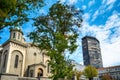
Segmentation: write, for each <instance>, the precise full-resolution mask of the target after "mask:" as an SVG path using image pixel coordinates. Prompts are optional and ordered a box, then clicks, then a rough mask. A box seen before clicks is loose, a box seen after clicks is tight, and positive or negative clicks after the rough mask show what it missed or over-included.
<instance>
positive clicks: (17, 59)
mask: <svg viewBox="0 0 120 80" xmlns="http://www.w3.org/2000/svg"><path fill="white" fill-rule="evenodd" d="M18 61H19V56H18V55H16V56H15V64H14V67H15V68H17V67H18Z"/></svg>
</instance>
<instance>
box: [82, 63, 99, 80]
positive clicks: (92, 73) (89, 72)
mask: <svg viewBox="0 0 120 80" xmlns="http://www.w3.org/2000/svg"><path fill="white" fill-rule="evenodd" d="M83 74H84V75H85V76H86V77H87V78H89V80H93V77H96V76H97V75H98V72H97V69H96V68H95V67H93V66H91V65H89V66H87V67H86V68H85V69H84V71H83Z"/></svg>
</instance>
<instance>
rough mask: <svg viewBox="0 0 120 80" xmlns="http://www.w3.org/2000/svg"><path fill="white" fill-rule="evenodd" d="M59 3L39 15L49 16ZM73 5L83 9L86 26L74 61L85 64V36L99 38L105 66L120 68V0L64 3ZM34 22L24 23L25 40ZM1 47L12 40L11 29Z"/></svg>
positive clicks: (51, 0) (43, 10)
mask: <svg viewBox="0 0 120 80" xmlns="http://www.w3.org/2000/svg"><path fill="white" fill-rule="evenodd" d="M55 1H56V0H47V1H46V3H47V4H46V7H44V8H42V9H41V10H40V11H39V12H37V14H42V13H43V14H46V12H47V11H48V7H50V6H51V5H52V4H53V2H55ZM61 2H62V3H64V2H66V3H67V4H69V5H75V6H76V7H77V8H80V9H82V10H83V20H84V21H83V23H82V27H81V28H79V31H80V36H79V38H78V40H77V44H78V45H79V47H78V48H77V50H76V52H74V53H73V54H72V55H71V56H70V58H72V59H73V60H75V61H76V62H78V63H82V62H83V57H82V48H81V38H82V37H84V36H85V35H90V36H94V37H96V38H97V39H98V40H99V41H100V46H101V53H102V59H103V65H104V66H114V65H120V58H119V57H120V0H61ZM32 23H33V22H32V21H30V22H28V23H25V24H23V26H22V29H23V32H24V34H25V35H24V37H25V38H26V40H27V41H29V40H28V38H27V37H26V35H27V34H28V33H29V32H30V31H32V30H33V27H32ZM3 31H4V32H3V33H2V34H0V35H2V40H0V44H2V43H3V42H5V41H6V40H7V39H8V38H9V30H8V29H7V28H5V29H4V30H3Z"/></svg>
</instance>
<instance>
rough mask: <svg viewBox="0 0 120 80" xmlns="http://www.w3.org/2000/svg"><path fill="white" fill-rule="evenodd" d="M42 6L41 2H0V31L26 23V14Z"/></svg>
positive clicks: (32, 0)
mask: <svg viewBox="0 0 120 80" xmlns="http://www.w3.org/2000/svg"><path fill="white" fill-rule="evenodd" d="M42 5H43V0H0V30H1V29H3V28H4V27H6V26H13V25H20V24H22V23H24V22H25V21H28V19H29V17H28V13H29V12H30V11H31V12H33V11H35V10H37V8H38V9H39V8H40V7H41V6H42ZM34 9H35V10H34ZM18 22H19V23H20V24H18Z"/></svg>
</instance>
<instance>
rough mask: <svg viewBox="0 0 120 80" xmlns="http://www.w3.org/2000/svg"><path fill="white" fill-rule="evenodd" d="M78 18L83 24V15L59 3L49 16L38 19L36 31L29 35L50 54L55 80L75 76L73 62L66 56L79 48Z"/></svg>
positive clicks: (53, 6) (50, 10) (52, 8)
mask: <svg viewBox="0 0 120 80" xmlns="http://www.w3.org/2000/svg"><path fill="white" fill-rule="evenodd" d="M78 16H79V20H80V24H81V20H82V18H80V16H81V15H80V13H78V14H76V13H75V8H71V7H69V6H68V5H65V4H61V3H59V2H57V3H55V4H53V5H52V6H51V8H50V9H49V13H48V14H47V15H44V16H43V15H42V16H39V17H38V18H36V21H35V23H34V26H35V31H34V32H31V34H30V35H29V37H30V39H31V40H33V43H34V44H37V46H38V47H39V48H40V49H43V50H44V49H45V50H46V51H47V52H48V53H47V55H48V56H49V57H50V61H49V64H50V66H51V73H52V74H53V75H52V78H53V80H58V78H65V77H67V78H68V79H70V78H71V77H72V76H73V73H74V72H73V65H72V63H71V60H69V59H66V58H65V56H64V54H65V51H66V50H67V51H68V52H70V53H73V52H74V51H75V49H76V48H77V44H76V39H77V37H78V32H77V29H78V26H77V23H76V22H75V21H74V18H78ZM73 17H74V18H73ZM79 20H78V21H79Z"/></svg>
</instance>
